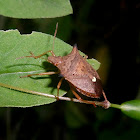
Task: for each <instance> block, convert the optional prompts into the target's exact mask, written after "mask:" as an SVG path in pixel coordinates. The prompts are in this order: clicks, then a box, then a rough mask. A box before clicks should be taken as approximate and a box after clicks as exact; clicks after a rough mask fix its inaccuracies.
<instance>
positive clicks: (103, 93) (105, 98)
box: [103, 91, 108, 101]
mask: <svg viewBox="0 0 140 140" xmlns="http://www.w3.org/2000/svg"><path fill="white" fill-rule="evenodd" d="M103 96H104V98H105V101H108V100H107V97H106V95H105V92H104V91H103Z"/></svg>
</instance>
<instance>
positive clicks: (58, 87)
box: [57, 77, 64, 97]
mask: <svg viewBox="0 0 140 140" xmlns="http://www.w3.org/2000/svg"><path fill="white" fill-rule="evenodd" d="M63 80H64V77H62V78H61V79H60V81H59V82H58V84H57V97H59V89H60V86H61V84H62V81H63Z"/></svg>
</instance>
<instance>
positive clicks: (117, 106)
mask: <svg viewBox="0 0 140 140" xmlns="http://www.w3.org/2000/svg"><path fill="white" fill-rule="evenodd" d="M110 107H113V108H117V109H121V105H118V104H112V103H110Z"/></svg>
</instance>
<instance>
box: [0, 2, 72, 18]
mask: <svg viewBox="0 0 140 140" xmlns="http://www.w3.org/2000/svg"><path fill="white" fill-rule="evenodd" d="M0 14H1V15H3V16H8V17H14V18H54V17H61V16H65V15H69V14H72V7H71V4H70V1H69V0H0Z"/></svg>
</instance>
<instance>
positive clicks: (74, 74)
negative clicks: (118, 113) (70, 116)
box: [24, 24, 108, 108]
mask: <svg viewBox="0 0 140 140" xmlns="http://www.w3.org/2000/svg"><path fill="white" fill-rule="evenodd" d="M57 28H58V24H57V25H56V30H55V34H54V40H55V36H56V33H57ZM53 47H54V43H53ZM48 52H50V53H51V54H52V56H49V57H48V59H47V61H48V62H49V63H52V64H53V65H55V66H56V67H57V68H58V70H59V71H58V72H45V73H39V74H30V75H27V76H24V77H31V76H34V75H52V74H61V75H62V76H63V77H62V78H61V79H60V81H59V82H58V85H57V97H56V98H57V99H59V89H60V86H61V84H62V81H63V80H64V79H65V80H67V81H68V83H69V85H70V89H71V91H72V93H73V94H74V95H75V97H76V98H77V99H78V100H80V101H82V102H85V103H90V104H93V105H94V106H95V103H94V101H93V102H92V101H88V100H83V99H82V98H81V97H80V96H79V95H78V94H77V93H76V91H78V92H79V93H82V94H83V95H85V96H88V97H91V98H100V97H101V96H102V95H103V96H104V98H105V101H104V104H105V105H104V107H105V108H107V107H106V103H107V102H108V100H107V98H106V95H105V93H104V91H103V89H102V84H101V80H100V77H99V75H98V73H97V72H96V71H95V70H94V69H93V67H92V66H91V65H90V64H89V63H88V62H87V61H86V58H84V57H82V56H81V55H80V54H79V51H78V49H77V46H76V45H74V47H73V49H72V51H71V53H70V54H68V55H66V56H63V57H62V56H55V53H54V52H53V50H50V51H47V52H45V53H43V54H41V55H38V56H35V55H34V54H33V53H31V56H25V57H33V58H35V59H37V58H40V57H41V56H43V55H45V54H46V53H48Z"/></svg>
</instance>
